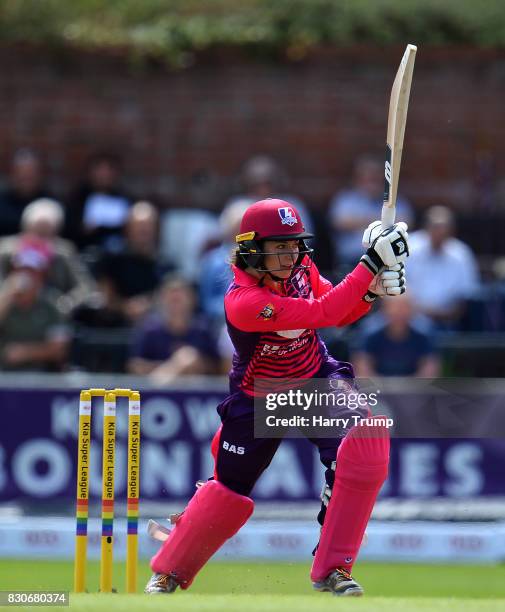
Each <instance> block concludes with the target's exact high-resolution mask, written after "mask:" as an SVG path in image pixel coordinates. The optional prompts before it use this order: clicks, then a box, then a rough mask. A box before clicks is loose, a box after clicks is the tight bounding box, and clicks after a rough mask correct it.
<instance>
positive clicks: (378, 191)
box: [329, 155, 412, 267]
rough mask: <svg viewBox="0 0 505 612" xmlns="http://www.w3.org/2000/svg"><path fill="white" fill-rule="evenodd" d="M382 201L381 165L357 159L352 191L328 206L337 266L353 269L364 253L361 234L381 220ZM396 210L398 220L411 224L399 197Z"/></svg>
mask: <svg viewBox="0 0 505 612" xmlns="http://www.w3.org/2000/svg"><path fill="white" fill-rule="evenodd" d="M383 198H384V162H383V161H380V160H378V159H376V158H375V157H372V156H370V155H364V156H362V157H359V158H358V159H357V160H356V163H355V165H354V170H353V187H352V189H349V190H347V191H341V192H339V193H337V194H336V195H335V196H334V197H333V199H332V200H331V203H330V209H329V219H330V224H331V226H332V228H333V230H334V248H335V256H336V257H337V261H338V263H339V265H344V266H350V265H352V266H353V267H354V266H355V265H356V261H358V260H359V258H360V257H361V255H362V252H363V246H362V244H361V239H362V237H363V232H364V230H365V228H366V227H367V225H368V224H369V223H371V222H372V221H374V220H375V219H380V215H381V209H382V202H383ZM396 208H397V215H396V216H397V218H398V219H400V220H401V221H405V222H406V223H410V222H411V219H412V210H411V208H410V205H409V204H408V202H407V201H406V200H404V199H402V198H400V197H398V198H397V202H396Z"/></svg>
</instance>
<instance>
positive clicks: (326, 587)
mask: <svg viewBox="0 0 505 612" xmlns="http://www.w3.org/2000/svg"><path fill="white" fill-rule="evenodd" d="M312 587H313V588H314V590H315V591H321V592H324V591H328V592H329V593H333V595H338V596H342V597H361V595H364V593H365V591H364V590H363V587H362V586H361V585H359V584H358V583H357V582H356V580H354V578H353V577H352V576H351V574H349V572H347V571H346V570H345V569H339V568H337V569H336V570H335V571H333V572H332V573H331V574H330V575H329V576H327V577H326V578H325V579H324V580H321V581H320V582H313V583H312Z"/></svg>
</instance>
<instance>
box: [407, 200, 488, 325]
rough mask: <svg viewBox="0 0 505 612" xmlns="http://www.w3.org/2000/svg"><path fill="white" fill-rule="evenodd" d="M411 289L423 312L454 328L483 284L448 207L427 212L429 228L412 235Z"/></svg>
mask: <svg viewBox="0 0 505 612" xmlns="http://www.w3.org/2000/svg"><path fill="white" fill-rule="evenodd" d="M406 269H407V272H408V276H409V292H410V296H411V297H412V299H413V301H414V302H415V304H416V307H417V309H418V310H419V311H421V312H422V313H424V314H425V315H427V316H429V317H430V318H431V319H432V320H433V321H434V322H435V323H437V325H438V327H440V328H443V329H454V327H455V326H456V325H457V322H458V320H459V319H460V317H461V315H462V314H463V310H464V303H465V300H467V299H468V298H470V297H471V296H472V294H474V293H475V292H476V290H477V289H478V286H479V271H478V266H477V261H476V259H475V256H474V254H473V252H472V250H471V249H470V247H469V246H468V245H467V244H465V243H464V242H462V241H461V240H459V239H458V238H456V237H455V236H454V215H453V213H452V211H451V210H449V209H448V208H446V207H444V206H433V207H432V208H430V209H429V210H428V211H427V214H426V222H425V227H424V229H422V230H419V231H418V232H414V233H413V234H412V235H411V240H410V257H409V260H408V263H407V265H406Z"/></svg>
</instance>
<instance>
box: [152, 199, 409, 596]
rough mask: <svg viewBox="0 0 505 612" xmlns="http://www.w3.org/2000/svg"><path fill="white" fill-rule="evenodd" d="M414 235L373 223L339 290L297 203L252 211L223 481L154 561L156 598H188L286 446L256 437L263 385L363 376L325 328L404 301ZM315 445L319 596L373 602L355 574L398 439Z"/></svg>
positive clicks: (244, 249)
mask: <svg viewBox="0 0 505 612" xmlns="http://www.w3.org/2000/svg"><path fill="white" fill-rule="evenodd" d="M406 229H407V227H406V225H405V224H404V223H398V224H396V225H395V226H393V228H391V229H389V230H386V231H382V229H381V224H380V221H377V222H375V223H373V224H371V225H370V226H369V227H368V228H367V230H366V231H365V235H364V238H363V240H364V244H366V246H368V249H367V250H366V252H365V254H364V255H363V257H362V258H361V260H360V262H359V263H358V264H357V266H356V267H355V268H354V270H353V271H352V272H351V273H350V274H348V275H347V276H346V277H345V279H344V280H343V281H342V282H340V283H339V284H338V285H336V286H335V287H333V286H332V285H331V283H330V282H329V281H327V280H326V279H324V278H323V277H322V276H320V274H319V272H318V270H317V268H316V266H315V265H314V264H313V263H312V259H311V253H312V251H311V249H309V248H308V247H307V245H306V243H305V240H306V239H308V238H312V235H311V234H308V233H307V232H305V229H304V227H303V225H302V221H301V219H300V216H299V214H298V212H297V211H296V210H295V208H294V207H293V206H292V205H291V204H289V203H288V202H285V201H283V200H277V199H267V200H262V201H260V202H256V203H255V204H252V205H251V206H250V207H249V208H248V209H247V211H246V212H245V214H244V217H243V219H242V222H241V226H240V234H239V235H238V236H237V238H236V240H237V243H238V248H237V251H236V254H235V257H234V265H233V266H232V268H233V273H234V281H233V282H232V284H231V285H230V287H229V289H228V291H227V293H226V296H225V301H224V305H225V313H226V321H227V325H228V331H229V334H230V337H231V339H232V341H233V344H234V347H235V354H234V358H233V367H232V371H231V373H230V395H228V397H227V398H226V399H225V400H224V401H223V402H222V403H221V404H220V405H219V407H218V412H219V414H220V416H221V421H222V425H221V427H220V429H219V430H218V432H217V433H216V435H215V437H214V440H213V443H212V453H213V455H214V459H215V471H214V477H213V479H210V480H208V481H207V482H206V483H205V484H203V486H201V487H199V488H198V489H197V491H196V493H195V495H194V496H193V498H192V499H191V500H190V502H189V504H188V506H187V508H186V509H185V511H184V512H183V513H182V514H181V515H180V516H179V518H178V520H177V522H176V524H175V527H174V529H173V530H172V532H171V533H170V535H169V536H168V539H167V540H166V541H165V542H164V543H163V545H162V547H161V548H160V550H159V551H158V553H157V554H156V555H155V556H154V557H153V559H152V561H151V568H152V570H153V572H154V574H153V576H152V577H151V579H150V581H149V582H148V584H147V586H146V589H145V590H146V592H147V593H171V592H173V591H174V590H175V589H176V588H177V586H180V587H181V588H182V589H187V588H188V587H189V586H190V585H191V583H192V581H193V579H194V577H195V576H196V574H197V573H198V571H199V570H200V569H201V568H202V567H203V565H204V564H205V563H206V562H207V561H208V559H209V558H210V557H211V556H212V555H213V554H214V553H215V552H216V551H217V550H218V549H219V548H220V547H221V546H222V545H223V544H224V542H225V541H226V540H227V539H228V538H230V537H232V536H233V535H234V534H235V533H236V532H237V531H238V530H239V529H240V528H241V527H242V526H243V525H244V524H245V522H246V521H247V520H248V518H249V517H250V516H251V514H252V511H253V507H254V502H253V501H252V499H250V498H249V495H250V493H251V490H252V489H253V487H254V484H255V483H256V481H257V480H258V478H259V477H260V475H261V474H262V472H263V471H264V470H265V469H266V468H267V467H268V465H269V464H270V461H271V460H272V458H273V456H274V454H275V452H276V450H277V448H278V446H279V444H280V442H281V440H280V439H260V438H255V437H254V430H253V421H254V415H253V400H254V381H255V378H256V377H261V378H268V379H270V378H272V379H275V378H284V379H285V378H313V377H314V378H326V379H332V378H333V379H335V378H337V379H339V378H340V379H342V378H345V379H349V378H352V377H353V371H352V366H351V364H349V363H345V362H338V361H336V360H334V359H333V358H332V357H331V356H330V355H329V354H328V351H327V349H326V347H325V345H324V343H323V342H322V341H321V339H320V338H319V335H318V333H317V332H316V329H318V328H320V327H328V326H332V325H337V326H343V325H347V324H349V323H353V322H354V321H356V320H358V319H359V318H360V317H362V316H363V315H364V314H366V313H367V312H368V311H369V309H370V307H371V303H372V302H373V300H375V298H376V297H377V295H386V294H389V295H399V294H400V293H403V291H404V290H405V289H404V271H403V263H402V262H403V261H404V260H405V258H406V257H407V256H408V236H407V232H406ZM353 414H354V415H355V414H356V412H353ZM363 416H364V415H363ZM351 422H353V421H352V420H351ZM363 423H366V421H363ZM310 441H311V442H312V443H313V444H315V445H316V446H317V447H318V450H319V454H320V458H321V462H322V463H323V465H324V466H325V467H326V472H325V477H326V487H325V489H324V491H323V495H322V500H323V505H322V508H321V512H320V513H319V515H318V520H319V522H320V524H321V525H322V529H321V536H320V540H319V544H318V546H317V547H316V551H315V557H314V562H313V565H312V570H311V579H312V582H313V587H314V589H316V590H318V591H330V592H332V593H334V594H335V595H362V594H363V589H362V587H361V586H360V585H359V584H358V583H357V582H356V581H355V580H354V579H353V578H352V577H351V569H352V566H353V564H354V561H355V559H356V557H357V555H358V551H359V548H360V545H361V541H362V538H363V534H364V531H365V528H366V525H367V522H368V519H369V517H370V513H371V511H372V508H373V505H374V503H375V499H376V497H377V494H378V492H379V489H380V488H381V486H382V483H383V482H384V480H385V478H386V476H387V469H388V460H389V437H388V435H387V429H386V428H383V427H380V426H377V425H358V426H354V427H349V429H347V430H345V429H343V430H341V431H336V432H335V438H331V439H328V438H325V439H311V440H310Z"/></svg>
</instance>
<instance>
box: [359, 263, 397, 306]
mask: <svg viewBox="0 0 505 612" xmlns="http://www.w3.org/2000/svg"><path fill="white" fill-rule="evenodd" d="M405 289H406V283H405V265H404V264H403V263H400V264H396V266H392V267H390V268H384V270H383V271H382V272H381V273H380V274H377V276H376V277H375V278H374V279H373V281H372V282H371V283H370V285H369V287H368V291H367V293H366V295H365V296H364V297H363V299H364V300H365V302H374V301H375V300H376V299H377V298H378V297H384V296H385V295H389V296H395V295H402V293H405Z"/></svg>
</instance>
